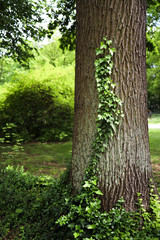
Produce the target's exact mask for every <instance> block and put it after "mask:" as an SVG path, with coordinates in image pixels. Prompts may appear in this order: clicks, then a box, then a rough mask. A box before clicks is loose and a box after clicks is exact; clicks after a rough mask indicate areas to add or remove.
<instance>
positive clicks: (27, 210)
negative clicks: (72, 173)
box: [0, 166, 160, 240]
mask: <svg viewBox="0 0 160 240" xmlns="http://www.w3.org/2000/svg"><path fill="white" fill-rule="evenodd" d="M97 201H98V199H97V200H96V199H95V198H92V200H91V201H90V202H89V203H88V207H85V208H84V207H83V206H84V205H83V204H85V203H84V202H83V201H82V202H81V205H79V201H78V196H77V200H75V199H74V198H73V197H72V196H71V187H70V185H69V184H68V174H67V173H66V174H65V175H64V176H62V177H61V178H60V179H54V178H49V177H47V176H41V177H36V176H33V175H31V174H29V173H25V172H23V169H22V168H21V169H19V168H17V169H13V167H10V166H9V167H7V168H6V169H4V170H1V171H0V236H1V237H0V239H1V240H2V239H3V240H4V239H7V240H9V239H14V240H16V239H23V240H33V239H34V240H72V239H78V240H79V239H85V240H93V239H117V240H119V239H124V240H125V239H126V240H132V239H137V240H139V239H144V240H151V239H153V240H158V239H159V238H160V203H159V202H158V200H156V198H155V196H154V195H152V196H151V209H152V212H153V213H152V214H151V213H147V212H146V211H145V210H143V208H142V207H141V205H140V203H139V211H138V212H137V213H135V212H126V211H125V209H124V208H123V200H122V199H121V200H120V201H119V202H118V204H117V205H116V207H115V208H113V209H112V210H110V212H108V213H107V212H104V213H102V212H101V211H100V209H99V202H97ZM66 203H67V204H66ZM77 204H78V205H77ZM70 208H76V210H77V216H76V215H74V218H73V219H72V217H73V216H72V215H70V218H71V219H72V221H73V224H71V223H68V225H67V224H66V225H64V226H60V225H59V224H58V223H57V221H58V219H59V218H60V217H61V216H62V214H67V213H68V212H69V209H70ZM76 217H77V218H76ZM142 219H143V224H142V222H141V220H142ZM63 220H64V221H65V219H63ZM74 223H76V226H75V227H76V229H77V232H78V231H79V226H78V223H79V224H80V225H81V226H83V230H84V232H85V237H81V236H80V235H79V236H78V234H77V235H76V233H75V231H73V226H74ZM140 226H141V228H140ZM91 236H94V237H91Z"/></svg>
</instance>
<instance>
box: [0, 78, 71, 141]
mask: <svg viewBox="0 0 160 240" xmlns="http://www.w3.org/2000/svg"><path fill="white" fill-rule="evenodd" d="M57 85H58V84H57V83H56V84H55V85H54V84H53V83H52V84H50V83H49V82H48V83H47V82H45V81H44V82H38V81H31V80H30V81H26V82H25V81H24V80H21V81H19V82H17V83H15V84H13V85H12V86H11V85H10V86H9V88H8V92H7V93H6V95H5V98H4V99H3V101H1V103H0V134H1V136H3V135H4V134H3V128H4V127H5V126H6V123H7V124H11V123H13V124H14V125H15V126H16V128H14V132H15V134H17V135H19V137H20V138H22V139H24V141H31V140H38V141H42V142H48V141H59V140H68V139H69V138H71V136H72V125H73V90H72V88H71V87H70V86H67V85H63V86H62V85H60V86H57ZM12 140H13V139H11V141H12Z"/></svg>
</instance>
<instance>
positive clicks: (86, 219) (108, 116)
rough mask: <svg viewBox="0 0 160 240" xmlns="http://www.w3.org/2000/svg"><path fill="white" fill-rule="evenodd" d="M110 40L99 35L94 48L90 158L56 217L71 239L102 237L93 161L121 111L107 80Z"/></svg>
mask: <svg viewBox="0 0 160 240" xmlns="http://www.w3.org/2000/svg"><path fill="white" fill-rule="evenodd" d="M111 43H112V42H111V41H107V39H106V38H103V41H102V42H101V44H100V48H97V49H96V60H95V79H96V82H97V91H98V95H99V107H98V114H97V115H98V116H97V120H96V126H97V131H96V134H95V138H94V141H93V143H92V154H91V159H90V162H89V165H88V166H87V168H86V170H85V178H84V181H83V183H82V188H81V190H80V192H79V193H78V194H77V195H76V196H74V197H73V198H72V199H68V200H67V202H68V204H69V205H70V211H69V213H68V215H67V216H62V217H61V218H60V219H59V220H58V223H60V225H65V224H68V227H69V228H71V229H72V231H73V232H74V233H73V236H74V238H75V239H86V240H89V239H103V238H104V235H103V234H102V233H99V234H98V232H99V230H98V228H100V225H99V224H98V223H97V222H96V219H97V216H98V217H99V218H102V219H103V218H104V222H105V221H106V220H105V218H106V216H107V213H101V212H100V208H101V201H100V199H99V198H98V196H99V195H103V194H102V192H101V191H100V190H99V188H98V177H97V175H98V168H97V165H98V162H99V160H100V156H101V153H103V152H104V150H105V148H106V147H107V144H108V141H109V139H110V137H111V136H113V133H114V132H115V131H116V127H117V126H118V124H119V119H120V116H121V115H122V112H121V100H120V99H119V98H118V97H117V96H116V94H115V93H114V88H115V84H114V83H113V82H112V80H111V73H112V68H113V62H112V56H113V53H114V52H115V49H114V48H111V47H110V46H111ZM105 228H106V227H104V229H105ZM91 230H92V234H91V236H92V238H84V236H90V232H91ZM105 231H106V229H105ZM87 232H88V233H87ZM94 232H95V233H96V237H95V238H93V235H94V234H93V233H94ZM82 236H83V237H82Z"/></svg>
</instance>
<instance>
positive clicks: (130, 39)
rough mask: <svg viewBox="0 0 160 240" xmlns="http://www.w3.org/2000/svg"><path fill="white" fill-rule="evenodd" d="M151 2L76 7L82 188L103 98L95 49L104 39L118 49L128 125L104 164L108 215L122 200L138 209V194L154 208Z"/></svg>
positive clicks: (78, 177)
mask: <svg viewBox="0 0 160 240" xmlns="http://www.w3.org/2000/svg"><path fill="white" fill-rule="evenodd" d="M145 32H146V0H127V1H125V0H79V1H77V42H76V83H75V86H76V87H75V116H74V133H73V157H72V167H71V181H72V183H73V187H74V190H75V191H76V190H77V189H79V188H80V186H81V181H82V180H83V176H84V169H85V168H86V166H87V164H88V162H89V161H90V155H91V143H92V141H93V138H94V135H95V131H96V118H97V109H98V93H97V87H96V81H95V76H94V75H95V66H94V62H95V57H96V56H95V49H96V48H97V47H99V45H100V42H101V41H102V39H103V37H105V36H107V39H108V40H112V47H114V48H115V49H116V52H115V54H114V58H113V62H114V67H113V73H112V79H113V82H115V83H116V90H115V91H116V94H117V95H118V96H119V98H120V99H121V100H122V102H123V112H124V115H125V116H124V119H123V120H122V121H121V123H120V125H119V128H118V129H117V133H116V134H115V136H114V137H112V139H110V142H109V145H108V147H107V148H106V150H105V153H103V154H102V156H101V159H100V163H99V169H100V171H99V188H100V189H101V191H102V192H103V194H104V195H103V197H102V205H103V208H104V209H106V210H108V209H110V208H111V207H113V206H114V205H115V203H116V202H117V200H118V199H119V198H120V197H121V196H123V197H124V199H125V206H126V208H127V209H132V210H133V209H136V206H135V203H136V201H137V193H141V194H142V198H143V204H144V205H145V207H147V206H148V203H149V181H150V178H152V169H151V162H150V153H149V140H148V124H147V80H146V48H145V45H146V44H145V40H146V38H145Z"/></svg>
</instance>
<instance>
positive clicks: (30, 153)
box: [0, 142, 72, 177]
mask: <svg viewBox="0 0 160 240" xmlns="http://www.w3.org/2000/svg"><path fill="white" fill-rule="evenodd" d="M23 147H24V153H22V154H20V155H19V156H17V157H14V158H13V159H7V160H5V159H4V158H3V157H2V155H1V158H0V162H1V163H2V165H3V167H5V166H8V165H12V166H15V167H16V166H18V165H19V166H24V170H25V171H28V172H30V173H32V174H34V175H41V174H46V175H52V176H54V177H57V176H59V175H60V173H61V172H63V171H64V170H65V169H66V166H67V165H68V163H69V162H70V160H71V155H72V142H65V143H27V144H24V146H23ZM0 151H1V153H2V152H3V151H4V150H3V149H2V148H1V149H0Z"/></svg>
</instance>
